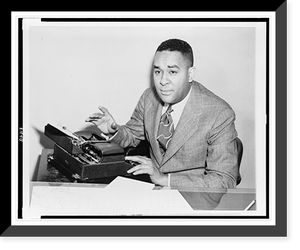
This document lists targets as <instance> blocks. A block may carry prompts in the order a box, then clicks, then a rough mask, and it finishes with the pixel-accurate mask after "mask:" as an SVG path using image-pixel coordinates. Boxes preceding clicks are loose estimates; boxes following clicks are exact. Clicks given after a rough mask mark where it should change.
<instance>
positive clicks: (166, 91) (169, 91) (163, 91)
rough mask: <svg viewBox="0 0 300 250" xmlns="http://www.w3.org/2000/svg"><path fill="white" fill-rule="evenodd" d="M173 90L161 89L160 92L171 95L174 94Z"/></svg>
mask: <svg viewBox="0 0 300 250" xmlns="http://www.w3.org/2000/svg"><path fill="white" fill-rule="evenodd" d="M172 92H173V91H172V90H162V89H161V90H160V93H161V94H162V95H164V96H168V95H171V94H172Z"/></svg>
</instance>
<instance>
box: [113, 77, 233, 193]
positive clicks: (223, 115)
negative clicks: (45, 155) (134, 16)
mask: <svg viewBox="0 0 300 250" xmlns="http://www.w3.org/2000/svg"><path fill="white" fill-rule="evenodd" d="M162 107H163V103H162V102H161V100H160V98H159V97H158V95H157V94H156V92H155V90H154V89H153V88H148V89H146V90H145V92H144V93H143V95H142V96H141V98H140V100H139V102H138V104H137V106H136V108H135V110H134V112H133V114H132V117H131V119H130V120H129V121H128V122H127V124H126V125H124V126H121V128H120V130H119V132H118V133H117V134H116V136H115V137H114V139H113V141H114V142H117V143H118V144H120V145H121V146H123V147H127V146H136V145H138V143H139V142H140V141H141V140H145V139H147V140H148V142H149V143H150V156H151V159H152V162H153V163H154V164H155V165H156V167H157V168H158V169H160V171H161V172H163V173H171V177H170V178H171V179H170V185H171V186H172V187H217V188H233V187H235V186H236V180H237V178H238V175H239V170H238V151H237V146H236V143H235V138H236V137H237V132H236V130H235V125H234V121H235V113H234V111H233V110H232V108H231V107H230V106H229V104H227V103H226V102H225V101H224V100H222V99H221V98H220V97H218V96H216V95H215V94H213V93H212V92H211V91H209V90H208V89H206V88H205V87H204V86H203V85H202V84H200V83H198V82H195V81H194V82H193V83H192V91H191V94H190V97H189V99H188V101H187V103H186V105H185V108H184V110H183V112H182V115H181V117H180V120H179V122H178V124H177V126H176V129H175V132H174V135H173V137H172V139H171V141H170V144H169V146H168V149H167V151H166V152H165V155H164V156H162V154H161V152H160V149H159V145H158V142H157V140H156V137H157V132H158V127H159V121H160V118H161V114H162Z"/></svg>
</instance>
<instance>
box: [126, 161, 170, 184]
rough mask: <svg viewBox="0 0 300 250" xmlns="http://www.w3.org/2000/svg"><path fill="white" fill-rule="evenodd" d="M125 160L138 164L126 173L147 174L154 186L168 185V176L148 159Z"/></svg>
mask: <svg viewBox="0 0 300 250" xmlns="http://www.w3.org/2000/svg"><path fill="white" fill-rule="evenodd" d="M125 160H128V161H133V162H136V163H138V165H136V166H134V167H133V168H131V169H129V170H128V171H127V173H132V174H133V175H139V174H148V175H149V176H150V179H151V181H152V182H153V183H154V184H157V185H160V186H167V185H168V175H166V174H164V173H162V172H161V171H159V169H158V168H157V167H155V166H154V164H153V163H152V160H151V159H150V158H148V157H144V156H126V157H125Z"/></svg>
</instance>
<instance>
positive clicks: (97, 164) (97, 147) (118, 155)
mask: <svg viewBox="0 0 300 250" xmlns="http://www.w3.org/2000/svg"><path fill="white" fill-rule="evenodd" d="M44 134H45V135H46V136H47V137H48V138H50V139H51V140H52V141H54V142H55V144H54V150H53V154H49V155H48V156H47V160H48V163H49V164H51V165H52V166H53V167H55V168H56V169H57V170H58V171H59V172H60V173H62V174H63V175H65V176H66V177H67V178H68V179H69V180H70V181H72V182H96V183H109V182H110V181H111V180H113V179H114V178H115V177H117V176H125V177H129V178H134V179H140V180H143V181H147V182H151V180H150V178H149V176H148V175H141V176H133V175H132V174H128V173H127V170H128V169H130V168H132V167H133V166H134V165H135V163H134V162H129V161H125V156H129V155H142V156H147V157H149V145H148V142H147V141H142V142H141V143H140V144H139V145H138V146H137V147H136V148H132V147H130V148H122V147H121V146H119V145H118V144H116V143H113V142H110V141H107V140H106V139H105V138H104V136H102V135H101V133H95V132H92V131H89V130H83V131H78V132H75V133H73V132H71V131H69V130H68V129H67V128H66V127H64V126H59V125H57V126H53V125H51V124H47V125H46V126H45V131H44Z"/></svg>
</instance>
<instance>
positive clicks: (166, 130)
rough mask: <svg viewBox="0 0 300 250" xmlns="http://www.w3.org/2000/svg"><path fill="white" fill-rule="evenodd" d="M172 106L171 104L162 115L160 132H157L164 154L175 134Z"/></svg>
mask: <svg viewBox="0 0 300 250" xmlns="http://www.w3.org/2000/svg"><path fill="white" fill-rule="evenodd" d="M172 111H173V110H172V107H171V105H169V107H168V109H167V111H166V112H165V113H164V114H163V115H162V116H161V119H160V123H159V127H158V133H157V138H156V139H157V140H158V142H159V145H160V148H161V151H162V154H163V155H164V154H165V151H166V150H167V148H168V145H169V142H170V141H171V139H172V136H173V134H174V123H173V119H172V116H171V112H172Z"/></svg>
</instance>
